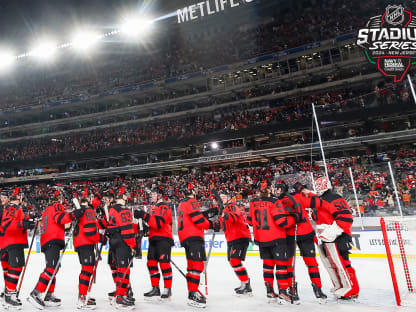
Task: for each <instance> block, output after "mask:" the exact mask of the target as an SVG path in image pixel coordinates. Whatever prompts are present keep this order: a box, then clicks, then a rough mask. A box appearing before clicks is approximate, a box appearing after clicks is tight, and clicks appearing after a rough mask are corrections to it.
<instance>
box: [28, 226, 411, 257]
mask: <svg viewBox="0 0 416 312" xmlns="http://www.w3.org/2000/svg"><path fill="white" fill-rule="evenodd" d="M352 236H353V245H354V246H353V248H352V250H351V256H352V257H363V258H385V257H386V250H385V247H384V241H383V235H382V232H381V231H378V230H374V231H354V232H353V233H352ZM30 239H31V238H30V237H29V241H30ZM174 240H175V246H173V248H172V254H173V255H185V250H184V249H183V248H181V247H180V242H179V239H178V237H177V235H174ZM407 243H408V244H411V245H413V244H412V243H413V241H409V242H407ZM211 244H212V255H213V256H225V255H227V241H226V239H225V236H224V234H220V233H217V234H216V235H215V239H214V240H213V241H212V234H210V233H208V234H206V235H205V247H206V249H207V252H208V249H209V247H210V245H211ZM391 244H395V242H394V241H393V242H391ZM415 245H416V243H415ZM148 246H149V242H148V238H147V237H144V238H143V240H142V251H143V254H147V250H148ZM414 247H415V246H414V245H413V246H412V249H414ZM32 252H40V239H39V237H36V241H35V244H34V247H33V251H32ZM66 252H68V253H74V252H75V251H74V247H73V245H72V240H71V241H70V242H69V246H68V248H67V251H66ZM107 252H108V245H107V246H105V247H104V249H103V253H104V254H106V253H107ZM258 255H259V252H258V246H256V245H254V244H250V246H249V248H248V251H247V256H258Z"/></svg>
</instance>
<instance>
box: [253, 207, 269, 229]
mask: <svg viewBox="0 0 416 312" xmlns="http://www.w3.org/2000/svg"><path fill="white" fill-rule="evenodd" d="M262 215H263V222H262ZM254 217H255V218H256V222H257V230H260V228H261V229H262V230H270V227H269V226H268V225H267V209H264V210H263V213H261V212H260V210H255V211H254ZM262 223H263V226H261V224H262Z"/></svg>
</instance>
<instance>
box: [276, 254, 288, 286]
mask: <svg viewBox="0 0 416 312" xmlns="http://www.w3.org/2000/svg"><path fill="white" fill-rule="evenodd" d="M274 264H275V265H276V280H277V284H278V285H279V289H287V287H288V285H289V284H288V267H287V261H280V260H274ZM272 285H273V284H272Z"/></svg>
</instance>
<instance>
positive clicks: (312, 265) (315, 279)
mask: <svg viewBox="0 0 416 312" xmlns="http://www.w3.org/2000/svg"><path fill="white" fill-rule="evenodd" d="M303 261H304V262H305V264H306V266H307V267H308V273H309V277H310V279H311V282H312V283H313V284H316V286H317V287H319V288H322V282H321V275H320V274H319V267H318V262H317V261H316V258H315V257H303Z"/></svg>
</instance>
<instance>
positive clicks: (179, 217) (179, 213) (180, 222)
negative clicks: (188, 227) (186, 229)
mask: <svg viewBox="0 0 416 312" xmlns="http://www.w3.org/2000/svg"><path fill="white" fill-rule="evenodd" d="M182 230H183V212H182V211H178V231H182Z"/></svg>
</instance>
